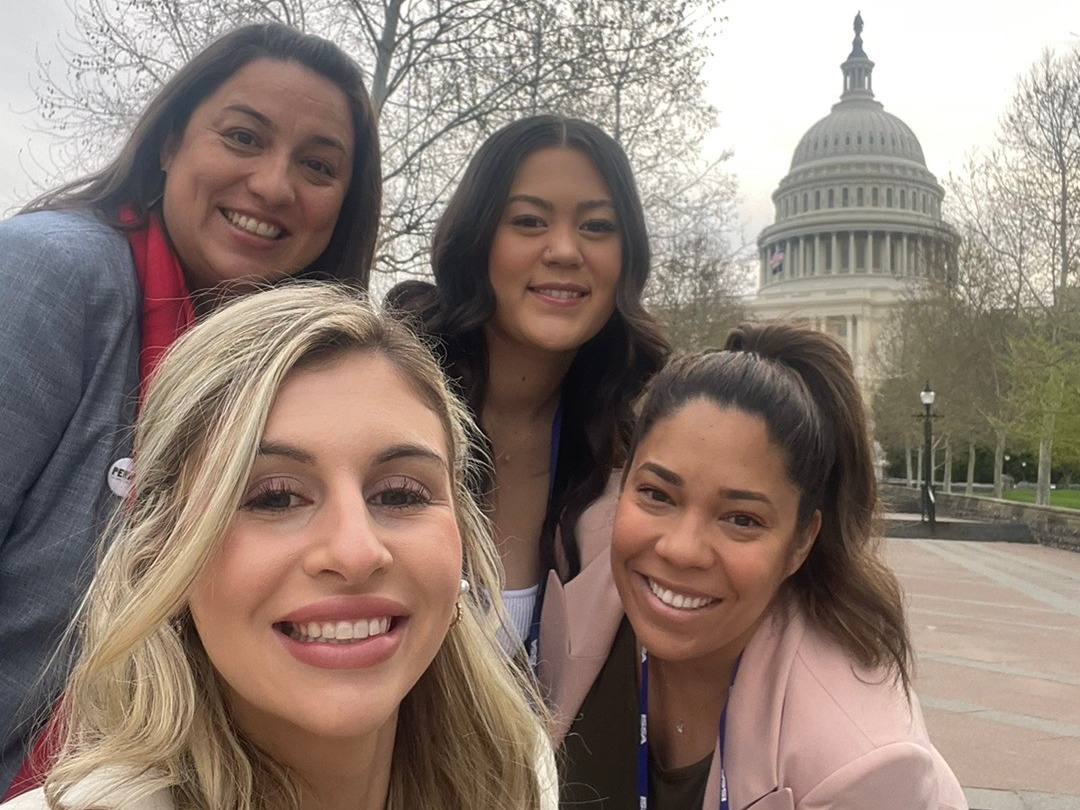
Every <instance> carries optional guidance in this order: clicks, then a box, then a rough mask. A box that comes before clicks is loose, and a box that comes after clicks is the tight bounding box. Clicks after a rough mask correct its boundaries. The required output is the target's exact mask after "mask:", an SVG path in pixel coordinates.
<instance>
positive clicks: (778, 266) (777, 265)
mask: <svg viewBox="0 0 1080 810" xmlns="http://www.w3.org/2000/svg"><path fill="white" fill-rule="evenodd" d="M769 269H770V270H772V272H773V275H776V274H777V273H779V272H781V271H783V269H784V249H783V248H782V247H780V245H777V246H776V247H774V248H773V252H772V256H770V257H769Z"/></svg>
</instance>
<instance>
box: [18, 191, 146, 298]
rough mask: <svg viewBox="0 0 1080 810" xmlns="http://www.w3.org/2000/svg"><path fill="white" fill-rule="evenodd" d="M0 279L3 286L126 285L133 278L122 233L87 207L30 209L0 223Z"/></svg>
mask: <svg viewBox="0 0 1080 810" xmlns="http://www.w3.org/2000/svg"><path fill="white" fill-rule="evenodd" d="M0 277H3V278H4V279H5V287H7V286H9V282H10V284H22V285H24V286H31V285H32V286H35V287H42V288H44V289H47V290H48V291H49V292H50V294H51V295H55V294H57V293H58V292H59V290H60V289H65V290H71V289H73V288H75V287H79V286H89V287H91V288H97V287H102V286H105V287H109V288H130V289H135V288H136V287H137V282H136V279H135V274H134V272H133V270H132V260H131V251H130V249H129V248H128V242H127V238H126V237H125V236H124V234H123V233H122V232H121V231H119V230H117V229H116V228H114V227H113V226H111V225H109V224H108V223H107V222H105V221H104V220H102V219H101V218H100V217H98V216H97V215H96V214H95V213H93V212H92V211H83V210H62V211H34V212H32V213H28V214H16V215H15V216H13V217H10V218H9V219H6V220H4V221H3V222H0Z"/></svg>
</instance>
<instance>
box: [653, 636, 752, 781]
mask: <svg viewBox="0 0 1080 810" xmlns="http://www.w3.org/2000/svg"><path fill="white" fill-rule="evenodd" d="M737 659H738V655H737V654H736V655H735V656H728V655H725V656H716V657H710V659H709V660H708V661H664V660H662V659H659V658H655V657H654V656H652V655H650V656H649V695H648V701H649V706H648V715H649V748H650V750H651V751H652V754H653V756H654V757H655V758H656V760H657V761H658V762H659V763H660V765H661V767H663V768H665V769H671V768H680V767H683V766H686V765H692V764H694V763H695V762H700V761H701V760H702V759H704V758H705V757H706V756H708V755H709V754H710V752H711V751H712V750H713V748H714V747H715V745H716V740H717V735H718V733H719V728H720V715H721V713H722V712H723V710H724V706H725V704H726V703H727V698H728V689H729V687H730V685H731V675H732V672H733V671H734V668H735V663H736V661H737Z"/></svg>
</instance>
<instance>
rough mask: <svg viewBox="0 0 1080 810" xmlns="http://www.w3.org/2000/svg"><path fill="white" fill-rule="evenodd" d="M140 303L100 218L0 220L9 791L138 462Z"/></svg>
mask: <svg viewBox="0 0 1080 810" xmlns="http://www.w3.org/2000/svg"><path fill="white" fill-rule="evenodd" d="M141 301H142V294H141V292H140V289H139V284H138V279H137V278H136V276H135V269H134V265H133V263H132V259H131V252H130V250H129V248H128V243H127V239H126V238H125V237H124V235H123V234H122V233H120V232H119V231H117V230H116V229H115V228H112V227H110V226H109V225H106V224H105V223H103V222H101V221H99V220H98V219H96V218H95V217H94V216H93V215H91V214H89V213H86V212H73V211H46V212H41V213H34V214H20V215H17V216H15V217H12V218H11V219H8V220H6V221H4V222H0V794H2V793H3V791H4V790H5V789H6V788H7V786H8V784H9V783H10V781H11V779H12V777H13V776H14V775H15V772H16V771H17V770H18V768H19V765H20V764H21V762H22V760H23V757H24V755H25V753H26V750H27V745H28V743H29V735H30V733H31V729H30V728H28V725H27V724H28V720H30V719H31V718H32V717H33V716H34V715H35V714H38V715H40V713H41V711H42V710H43V708H45V707H47V706H48V705H49V704H50V702H51V700H52V699H53V698H54V697H55V691H54V689H55V686H56V683H55V681H54V682H53V688H52V689H50V688H49V687H48V686H46V685H44V684H43V683H42V682H40V681H39V676H40V675H41V673H42V669H43V667H44V666H45V664H46V663H47V662H48V659H49V657H50V655H51V654H52V652H53V651H54V649H55V648H56V644H57V642H58V640H59V638H60V635H61V634H62V632H63V630H64V628H65V627H66V625H67V624H68V622H69V621H70V619H71V616H72V613H73V611H74V609H75V607H76V605H77V604H78V601H79V598H80V597H81V596H82V593H83V591H84V590H85V587H86V584H87V582H88V575H89V573H90V571H91V567H92V563H93V550H94V548H95V543H96V540H97V538H98V533H99V530H100V528H101V525H102V522H103V520H104V519H105V518H106V517H107V516H108V512H109V511H110V509H111V507H113V506H114V505H115V504H117V503H119V499H117V498H116V497H114V496H112V494H111V492H110V490H109V488H108V486H107V480H106V474H107V472H108V470H109V467H110V466H111V464H112V462H113V461H115V460H116V459H118V458H123V457H125V456H129V455H130V454H131V453H130V439H131V437H130V435H129V434H130V432H131V431H130V428H131V426H132V425H133V424H134V419H135V408H136V404H137V403H136V398H137V395H138V386H139V376H138V354H139V342H140V329H139V321H140V317H141V311H142V305H141Z"/></svg>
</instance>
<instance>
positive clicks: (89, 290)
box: [0, 25, 381, 793]
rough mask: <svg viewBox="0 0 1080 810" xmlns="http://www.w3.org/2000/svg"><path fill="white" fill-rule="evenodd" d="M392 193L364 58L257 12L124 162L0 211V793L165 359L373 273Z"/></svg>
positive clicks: (163, 100)
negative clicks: (200, 335)
mask: <svg viewBox="0 0 1080 810" xmlns="http://www.w3.org/2000/svg"><path fill="white" fill-rule="evenodd" d="M380 199H381V177H380V168H379V147H378V135H377V130H376V122H375V117H374V114H373V112H372V108H371V103H370V100H369V98H368V95H367V91H366V90H365V88H364V85H363V82H362V78H361V72H360V69H359V67H358V66H357V65H356V63H355V62H354V61H353V60H352V59H351V58H350V57H348V56H347V55H346V54H345V53H344V52H343V51H341V50H340V49H339V48H338V47H337V46H335V45H334V44H332V43H330V42H328V41H326V40H324V39H320V38H318V37H314V36H311V35H307V34H301V33H300V32H298V31H295V30H293V29H291V28H288V27H285V26H281V25H253V26H246V27H243V28H239V29H236V30H234V31H232V32H231V33H229V34H226V35H225V36H223V37H221V38H220V39H218V40H217V41H215V42H214V43H212V44H211V45H209V46H208V47H207V48H206V49H205V50H204V51H202V52H201V53H200V54H198V55H197V56H196V57H194V58H193V59H192V60H191V61H190V62H188V63H187V64H186V65H184V66H183V67H182V68H180V69H179V70H178V71H177V72H176V74H175V75H174V76H173V77H172V79H170V80H169V82H168V83H167V84H166V85H165V86H164V87H163V88H162V89H161V91H160V92H159V93H158V95H157V96H156V97H155V98H154V99H153V100H152V101H151V102H150V103H149V105H148V106H147V107H146V109H145V110H144V112H143V114H142V116H141V117H140V119H139V121H138V122H137V123H136V125H135V128H134V129H133V131H132V133H131V135H130V137H129V138H128V140H127V142H126V143H125V144H124V146H123V147H122V148H121V150H120V152H119V154H118V155H117V157H116V158H115V160H113V161H112V163H110V164H109V165H108V166H106V167H105V168H104V169H102V170H101V171H99V172H96V173H94V174H92V175H89V176H87V177H84V178H81V179H79V180H76V181H75V182H72V183H69V184H67V185H65V186H62V187H61V188H58V189H55V190H53V191H51V192H49V193H47V194H45V195H43V196H42V197H40V198H38V199H37V200H35V201H34V202H32V203H30V204H29V205H28V206H27V207H26V208H25V209H23V211H22V212H20V213H19V214H18V215H16V216H14V217H12V218H11V219H9V220H7V221H5V222H3V223H0V650H2V651H3V653H2V655H0V793H2V792H3V791H4V790H5V789H6V788H7V787H8V785H9V783H10V782H11V781H12V778H13V776H14V775H15V774H16V771H17V769H18V768H19V766H20V763H22V762H23V758H24V756H25V754H26V749H27V743H28V741H29V740H30V739H31V737H32V735H33V732H34V730H35V729H34V727H33V726H34V723H33V721H34V719H35V718H38V717H40V716H41V715H42V714H43V713H44V711H45V710H46V708H47V707H48V706H49V705H50V703H51V701H52V700H53V699H55V697H56V695H55V684H52V685H50V684H40V683H38V682H37V679H38V677H39V674H40V673H41V671H42V670H43V668H44V665H45V664H46V662H47V660H48V659H49V657H50V655H51V654H52V652H53V650H54V649H55V646H56V644H57V643H58V639H59V637H60V631H61V629H62V628H63V627H64V626H65V625H66V624H67V623H68V621H69V619H70V618H71V615H72V612H73V610H74V609H75V607H76V605H77V604H78V602H79V600H80V598H81V596H82V593H83V591H84V589H85V586H86V577H85V574H86V573H87V570H88V568H89V565H88V563H89V562H90V556H91V549H92V548H93V546H94V543H95V540H96V538H97V536H98V533H99V529H100V527H101V522H102V520H103V518H104V517H105V515H106V514H107V513H108V512H109V511H111V508H112V507H113V506H114V505H115V504H116V503H118V502H119V499H118V498H117V497H116V495H123V494H124V493H125V491H126V489H127V488H128V486H129V475H130V471H131V466H132V465H131V460H130V455H131V451H130V437H129V435H128V434H129V433H130V428H131V426H132V424H133V422H134V419H135V414H136V411H137V409H138V404H139V399H140V392H141V389H142V387H143V385H144V384H145V382H146V380H147V378H148V377H149V375H150V373H151V372H152V371H153V368H154V365H155V364H156V362H157V359H158V357H160V355H161V354H162V353H163V352H164V351H165V349H166V348H167V347H168V346H169V344H170V343H171V342H172V341H173V340H174V339H175V338H176V337H177V336H178V335H179V334H180V333H181V332H183V330H184V329H185V328H186V327H187V326H188V325H190V324H191V323H192V322H193V321H194V319H195V318H196V317H197V315H198V314H200V313H202V312H204V311H206V310H208V309H210V308H212V307H213V305H214V303H215V302H216V301H220V300H223V299H224V298H227V297H229V296H232V295H235V294H237V293H241V292H243V291H245V290H247V289H251V288H253V287H255V286H257V285H260V284H266V283H268V282H273V281H275V280H278V279H281V278H284V277H288V276H306V277H319V276H325V277H334V278H338V279H342V280H350V281H352V282H354V283H356V284H359V285H361V286H364V285H366V282H367V278H368V271H369V268H370V264H371V259H372V254H373V251H374V244H375V235H376V230H377V227H378V216H379V207H380ZM62 670H63V667H62V666H61V667H59V668H58V671H61V672H62ZM22 775H25V774H21V776H22Z"/></svg>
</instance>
